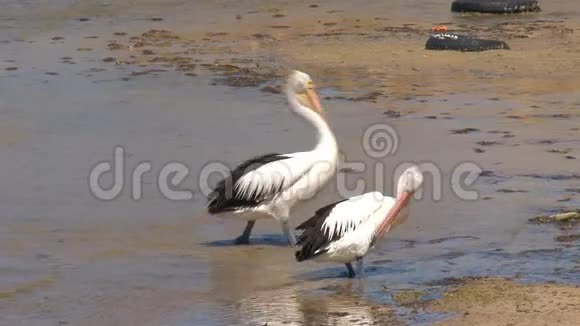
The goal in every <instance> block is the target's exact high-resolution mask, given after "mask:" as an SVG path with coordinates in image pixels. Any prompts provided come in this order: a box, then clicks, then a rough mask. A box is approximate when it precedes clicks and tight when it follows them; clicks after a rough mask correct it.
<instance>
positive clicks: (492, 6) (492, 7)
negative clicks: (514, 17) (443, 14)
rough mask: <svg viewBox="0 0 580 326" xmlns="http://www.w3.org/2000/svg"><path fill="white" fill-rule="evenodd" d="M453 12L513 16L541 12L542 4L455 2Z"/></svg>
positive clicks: (519, 0) (522, 1) (485, 0)
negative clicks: (520, 13) (528, 12)
mask: <svg viewBox="0 0 580 326" xmlns="http://www.w3.org/2000/svg"><path fill="white" fill-rule="evenodd" d="M451 11H454V12H482V13H492V14H506V13H507V14H510V13H511V14H513V13H519V12H527V11H540V3H539V1H538V0H455V1H453V3H451Z"/></svg>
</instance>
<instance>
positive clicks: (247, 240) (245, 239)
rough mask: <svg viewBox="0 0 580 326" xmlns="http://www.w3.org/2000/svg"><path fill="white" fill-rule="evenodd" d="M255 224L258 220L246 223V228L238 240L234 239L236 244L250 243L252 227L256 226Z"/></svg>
mask: <svg viewBox="0 0 580 326" xmlns="http://www.w3.org/2000/svg"><path fill="white" fill-rule="evenodd" d="M254 224H256V221H248V224H246V228H245V229H244V232H242V234H241V235H240V236H239V237H237V238H236V240H234V243H235V244H249V243H250V234H251V233H252V229H253V228H254Z"/></svg>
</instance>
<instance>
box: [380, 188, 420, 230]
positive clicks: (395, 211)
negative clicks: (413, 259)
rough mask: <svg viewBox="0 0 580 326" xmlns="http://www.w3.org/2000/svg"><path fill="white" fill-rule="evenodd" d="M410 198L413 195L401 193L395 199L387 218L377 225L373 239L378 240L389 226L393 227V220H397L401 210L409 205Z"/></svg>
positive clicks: (405, 192) (406, 192)
mask: <svg viewBox="0 0 580 326" xmlns="http://www.w3.org/2000/svg"><path fill="white" fill-rule="evenodd" d="M412 197H413V193H412V192H408V191H403V192H402V193H401V194H400V195H399V196H398V197H397V199H396V200H395V205H393V207H391V209H390V210H389V212H388V213H387V216H386V217H385V219H384V220H383V221H382V222H381V224H380V225H379V227H378V229H377V232H375V237H374V238H375V239H378V238H380V237H381V236H382V235H383V233H385V232H386V231H388V230H389V229H390V228H391V225H393V222H395V220H396V219H397V217H398V216H399V214H400V213H401V210H402V209H403V208H404V207H405V206H407V204H408V203H409V200H411V198H412Z"/></svg>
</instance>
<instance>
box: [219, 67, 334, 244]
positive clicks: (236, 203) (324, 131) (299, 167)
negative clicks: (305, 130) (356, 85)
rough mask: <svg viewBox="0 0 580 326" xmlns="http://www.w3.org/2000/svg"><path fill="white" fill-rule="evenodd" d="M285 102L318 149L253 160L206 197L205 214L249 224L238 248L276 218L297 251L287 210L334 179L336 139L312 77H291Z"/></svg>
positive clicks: (236, 170) (243, 164) (239, 167)
mask: <svg viewBox="0 0 580 326" xmlns="http://www.w3.org/2000/svg"><path fill="white" fill-rule="evenodd" d="M286 96H287V98H288V102H289V104H290V108H291V109H292V111H293V112H294V113H296V114H298V116H300V117H302V118H303V119H304V120H305V121H306V122H308V123H309V124H311V125H312V126H313V127H314V128H315V129H316V132H317V144H316V146H315V147H314V148H313V149H312V150H310V151H307V152H296V153H288V154H279V153H271V154H265V155H261V156H258V157H254V158H252V159H250V160H248V161H246V162H244V163H242V164H240V165H239V166H238V167H236V168H235V169H233V170H232V171H230V173H229V175H227V176H226V177H225V178H224V179H223V180H221V181H220V182H218V184H217V185H216V187H215V188H214V189H213V191H212V192H211V193H210V195H209V196H208V199H209V204H208V212H209V213H210V214H212V215H215V214H222V213H231V214H233V216H235V217H239V218H240V219H243V220H246V221H247V224H246V227H245V229H244V231H243V232H242V234H241V235H240V236H239V237H238V238H236V240H235V243H236V244H247V243H249V239H250V234H251V232H252V228H253V227H254V224H255V222H256V220H258V219H262V218H274V219H276V220H277V221H279V222H280V223H281V224H282V231H283V232H284V234H285V235H286V237H287V238H288V242H289V243H290V245H292V246H295V245H296V238H295V236H294V234H293V233H292V232H290V225H289V223H288V219H289V217H290V210H291V208H292V207H293V206H294V204H296V203H297V202H298V201H302V200H306V199H309V198H311V197H312V196H314V194H316V193H317V192H318V191H320V190H321V189H322V187H324V185H325V184H326V183H327V182H328V181H329V180H330V178H332V176H333V175H334V174H335V173H336V166H337V161H338V148H337V144H336V139H335V138H334V134H333V133H332V130H331V129H330V127H329V126H328V123H327V122H326V120H325V118H324V111H323V108H322V106H321V105H320V102H319V99H318V96H317V95H316V92H315V89H314V84H313V82H312V79H311V78H310V76H308V75H307V74H305V73H303V72H300V71H293V72H292V73H291V74H290V76H289V77H288V80H287V83H286Z"/></svg>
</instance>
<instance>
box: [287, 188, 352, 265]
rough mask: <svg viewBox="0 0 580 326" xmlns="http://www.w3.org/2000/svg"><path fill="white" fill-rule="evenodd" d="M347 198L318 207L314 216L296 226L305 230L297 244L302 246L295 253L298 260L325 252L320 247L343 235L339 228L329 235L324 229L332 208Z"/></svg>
mask: <svg viewBox="0 0 580 326" xmlns="http://www.w3.org/2000/svg"><path fill="white" fill-rule="evenodd" d="M345 200H347V199H344V200H340V201H337V202H334V203H332V204H330V205H326V206H324V207H322V208H320V209H318V210H317V211H316V212H315V213H314V216H312V217H311V218H309V219H308V220H306V221H304V222H303V223H302V224H300V225H298V226H297V227H296V229H297V230H303V232H302V234H301V235H300V236H299V237H298V241H297V244H298V245H299V246H302V248H301V249H300V250H298V251H296V253H295V256H296V260H297V261H303V260H306V259H310V258H312V257H315V256H317V255H320V254H322V253H324V252H325V251H324V250H319V249H322V248H324V247H326V246H327V245H328V244H330V243H331V242H332V241H335V240H338V239H339V238H340V237H341V236H342V233H341V232H340V231H339V230H338V229H337V230H335V232H334V233H333V234H332V235H330V236H329V235H327V234H326V232H325V230H324V229H323V225H324V221H325V220H326V218H327V217H328V215H330V212H331V211H332V209H333V208H334V207H336V205H338V204H340V203H342V202H344V201H345Z"/></svg>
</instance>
